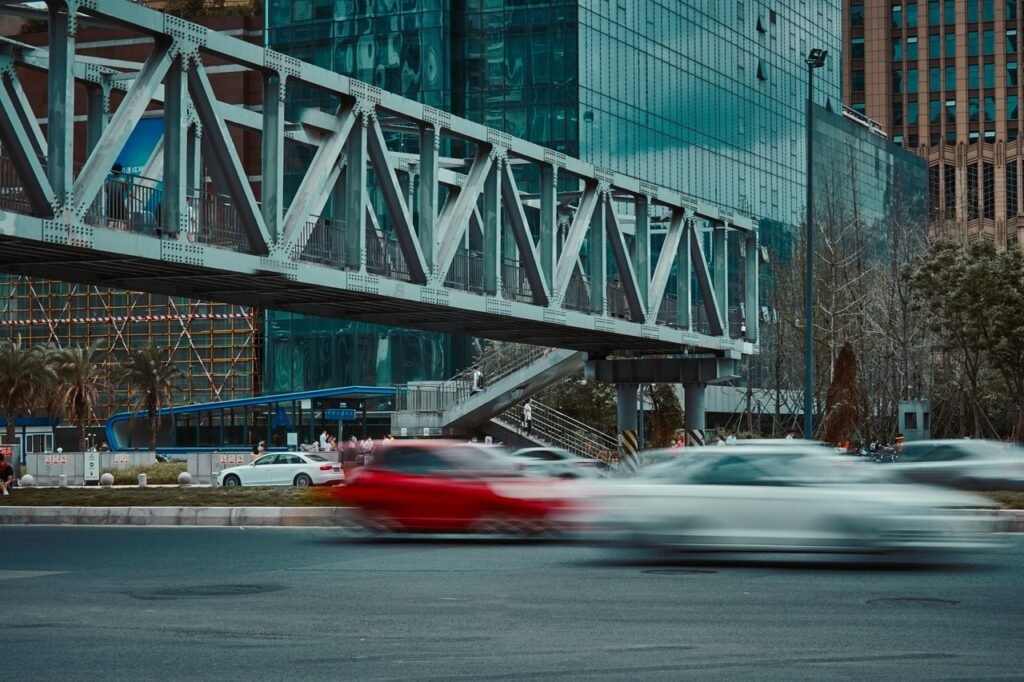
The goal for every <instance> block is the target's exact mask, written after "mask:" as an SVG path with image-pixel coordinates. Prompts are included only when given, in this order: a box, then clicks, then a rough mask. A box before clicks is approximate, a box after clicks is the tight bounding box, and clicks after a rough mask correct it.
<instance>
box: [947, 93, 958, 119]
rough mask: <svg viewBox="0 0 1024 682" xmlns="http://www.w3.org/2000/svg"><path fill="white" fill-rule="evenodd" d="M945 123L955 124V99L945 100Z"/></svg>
mask: <svg viewBox="0 0 1024 682" xmlns="http://www.w3.org/2000/svg"><path fill="white" fill-rule="evenodd" d="M946 122H947V123H956V100H955V99H947V100H946Z"/></svg>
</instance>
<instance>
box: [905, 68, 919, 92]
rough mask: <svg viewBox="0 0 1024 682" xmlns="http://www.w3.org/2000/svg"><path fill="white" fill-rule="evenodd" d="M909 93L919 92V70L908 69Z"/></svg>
mask: <svg viewBox="0 0 1024 682" xmlns="http://www.w3.org/2000/svg"><path fill="white" fill-rule="evenodd" d="M907 92H909V93H911V94H915V93H916V92H917V69H907Z"/></svg>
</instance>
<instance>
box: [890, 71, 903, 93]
mask: <svg viewBox="0 0 1024 682" xmlns="http://www.w3.org/2000/svg"><path fill="white" fill-rule="evenodd" d="M892 92H893V94H894V95H899V94H902V93H903V71H901V70H900V69H896V70H895V71H893V72H892Z"/></svg>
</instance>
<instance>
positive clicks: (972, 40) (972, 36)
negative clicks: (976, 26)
mask: <svg viewBox="0 0 1024 682" xmlns="http://www.w3.org/2000/svg"><path fill="white" fill-rule="evenodd" d="M967 54H968V56H970V57H977V56H978V32H977V31H968V32H967Z"/></svg>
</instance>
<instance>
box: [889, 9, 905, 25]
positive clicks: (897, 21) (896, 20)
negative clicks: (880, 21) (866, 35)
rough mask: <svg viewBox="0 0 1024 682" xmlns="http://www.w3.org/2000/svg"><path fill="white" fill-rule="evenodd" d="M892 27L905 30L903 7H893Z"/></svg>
mask: <svg viewBox="0 0 1024 682" xmlns="http://www.w3.org/2000/svg"><path fill="white" fill-rule="evenodd" d="M892 27H893V28H903V5H893V6H892Z"/></svg>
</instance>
